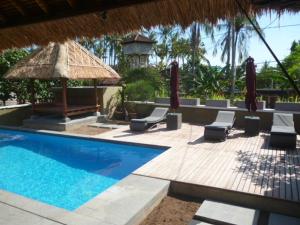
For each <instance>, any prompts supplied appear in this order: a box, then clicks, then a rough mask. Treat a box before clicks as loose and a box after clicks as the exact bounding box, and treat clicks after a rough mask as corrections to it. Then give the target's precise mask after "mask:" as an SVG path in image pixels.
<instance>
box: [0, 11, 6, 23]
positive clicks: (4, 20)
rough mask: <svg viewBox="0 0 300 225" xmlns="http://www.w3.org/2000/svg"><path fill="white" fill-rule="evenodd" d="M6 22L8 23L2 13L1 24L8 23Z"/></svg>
mask: <svg viewBox="0 0 300 225" xmlns="http://www.w3.org/2000/svg"><path fill="white" fill-rule="evenodd" d="M6 21H7V19H6V17H5V16H4V15H3V14H2V13H0V22H2V23H6Z"/></svg>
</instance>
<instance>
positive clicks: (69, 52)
mask: <svg viewBox="0 0 300 225" xmlns="http://www.w3.org/2000/svg"><path fill="white" fill-rule="evenodd" d="M5 78H7V79H30V80H31V98H32V100H31V103H32V108H33V111H34V112H42V111H46V112H49V111H51V112H53V113H60V114H63V115H64V116H65V117H67V116H69V115H76V114H81V113H84V112H87V111H96V112H98V111H99V105H98V97H97V86H96V85H97V80H98V81H101V83H102V84H116V83H117V82H118V81H119V80H120V76H119V75H118V73H117V72H116V71H114V70H113V69H112V68H111V67H110V66H108V65H106V64H104V63H103V62H102V60H101V59H99V58H98V57H96V56H95V55H93V54H92V53H91V52H89V51H88V50H87V49H85V48H84V47H82V46H81V45H80V44H78V43H77V42H75V41H67V42H65V43H63V44H58V43H50V44H49V45H48V46H46V47H44V48H40V49H37V50H36V51H35V52H34V53H32V54H31V55H29V56H28V57H26V58H24V59H23V60H21V61H19V62H18V63H17V64H16V65H14V66H13V67H12V68H11V69H10V70H9V71H8V72H7V73H6V75H5ZM35 79H39V80H54V79H56V80H60V81H61V83H62V104H56V105H54V104H52V105H49V104H48V105H45V104H43V105H42V104H39V105H36V104H35V98H34V96H35V93H34V80H35ZM80 79H81V80H93V81H94V90H95V94H94V95H95V105H93V107H91V105H86V106H83V107H80V108H79V107H75V106H72V107H73V108H71V107H70V106H68V103H67V81H68V80H80Z"/></svg>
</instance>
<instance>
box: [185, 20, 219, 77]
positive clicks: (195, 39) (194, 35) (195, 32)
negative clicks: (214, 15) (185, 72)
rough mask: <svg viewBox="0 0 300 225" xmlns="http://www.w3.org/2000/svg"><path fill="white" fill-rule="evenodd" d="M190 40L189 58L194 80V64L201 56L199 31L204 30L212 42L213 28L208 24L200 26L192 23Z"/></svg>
mask: <svg viewBox="0 0 300 225" xmlns="http://www.w3.org/2000/svg"><path fill="white" fill-rule="evenodd" d="M190 30H191V38H190V47H191V58H192V76H193V79H195V76H196V75H195V64H196V58H199V57H200V56H203V54H204V52H203V48H201V33H200V31H201V30H204V32H205V34H206V35H210V36H211V39H212V40H214V30H213V26H212V25H211V24H209V23H205V24H200V23H197V22H194V23H193V24H192V25H191V28H190Z"/></svg>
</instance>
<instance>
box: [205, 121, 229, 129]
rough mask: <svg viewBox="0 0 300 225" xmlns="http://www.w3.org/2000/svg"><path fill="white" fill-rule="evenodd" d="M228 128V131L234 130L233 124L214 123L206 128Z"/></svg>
mask: <svg viewBox="0 0 300 225" xmlns="http://www.w3.org/2000/svg"><path fill="white" fill-rule="evenodd" d="M214 127H216V128H226V129H231V128H232V123H226V122H213V123H212V124H210V125H206V126H205V128H209V129H210V128H214Z"/></svg>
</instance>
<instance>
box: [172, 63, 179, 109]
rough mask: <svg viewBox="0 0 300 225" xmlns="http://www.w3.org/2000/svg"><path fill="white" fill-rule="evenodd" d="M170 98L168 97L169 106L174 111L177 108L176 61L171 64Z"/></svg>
mask: <svg viewBox="0 0 300 225" xmlns="http://www.w3.org/2000/svg"><path fill="white" fill-rule="evenodd" d="M170 87H171V97H170V106H171V109H173V110H174V111H175V110H176V109H177V108H178V107H179V94H178V91H179V69H178V63H177V62H176V61H174V62H172V63H171V79H170Z"/></svg>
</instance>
